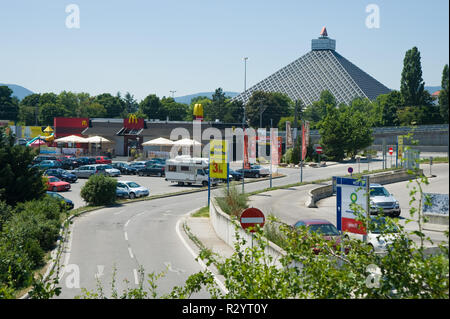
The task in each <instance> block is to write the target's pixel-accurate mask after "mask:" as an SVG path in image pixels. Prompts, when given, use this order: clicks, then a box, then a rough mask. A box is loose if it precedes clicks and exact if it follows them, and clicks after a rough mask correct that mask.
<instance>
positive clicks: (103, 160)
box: [95, 156, 112, 164]
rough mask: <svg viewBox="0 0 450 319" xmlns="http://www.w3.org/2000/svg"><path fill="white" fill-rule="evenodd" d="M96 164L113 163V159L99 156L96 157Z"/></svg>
mask: <svg viewBox="0 0 450 319" xmlns="http://www.w3.org/2000/svg"><path fill="white" fill-rule="evenodd" d="M95 163H96V164H111V163H112V161H111V159H110V158H109V157H108V156H97V157H95Z"/></svg>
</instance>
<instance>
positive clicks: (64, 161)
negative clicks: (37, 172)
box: [60, 157, 81, 169]
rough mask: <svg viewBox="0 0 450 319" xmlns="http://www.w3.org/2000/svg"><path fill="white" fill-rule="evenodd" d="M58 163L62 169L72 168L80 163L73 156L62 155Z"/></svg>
mask: <svg viewBox="0 0 450 319" xmlns="http://www.w3.org/2000/svg"><path fill="white" fill-rule="evenodd" d="M60 163H61V168H62V169H74V168H77V167H78V166H80V165H81V164H80V163H79V162H78V161H77V159H76V158H75V157H69V158H67V157H63V158H61V160H60Z"/></svg>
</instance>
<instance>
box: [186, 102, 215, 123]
mask: <svg viewBox="0 0 450 319" xmlns="http://www.w3.org/2000/svg"><path fill="white" fill-rule="evenodd" d="M195 104H201V105H202V107H203V119H204V120H205V121H212V117H211V114H212V111H210V110H211V104H212V101H211V99H210V98H208V97H206V96H197V97H195V98H193V99H192V100H191V104H189V109H188V111H187V114H186V118H185V119H186V121H192V120H193V119H194V106H195Z"/></svg>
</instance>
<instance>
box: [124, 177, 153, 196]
mask: <svg viewBox="0 0 450 319" xmlns="http://www.w3.org/2000/svg"><path fill="white" fill-rule="evenodd" d="M117 188H122V189H125V190H126V191H128V193H129V197H130V198H131V199H133V198H135V197H143V196H148V195H149V194H150V191H149V190H148V188H147V187H144V186H141V185H139V184H138V183H136V182H132V181H118V182H117Z"/></svg>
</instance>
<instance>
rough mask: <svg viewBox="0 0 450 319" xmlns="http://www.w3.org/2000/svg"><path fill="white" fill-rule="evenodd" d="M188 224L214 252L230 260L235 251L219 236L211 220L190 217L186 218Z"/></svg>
mask: <svg viewBox="0 0 450 319" xmlns="http://www.w3.org/2000/svg"><path fill="white" fill-rule="evenodd" d="M186 224H187V226H188V227H189V228H190V231H191V233H192V234H193V235H194V236H195V237H196V238H197V239H198V240H199V241H200V242H201V243H202V244H203V245H204V246H205V247H206V248H208V249H210V250H211V251H212V252H214V253H216V254H218V255H219V256H223V257H224V258H228V257H230V256H231V255H232V254H233V252H234V249H233V248H232V247H230V246H228V244H226V243H225V242H224V241H223V240H222V239H220V238H219V237H218V236H217V234H216V232H215V231H214V228H213V226H212V225H211V222H210V219H209V218H207V217H188V218H186Z"/></svg>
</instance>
